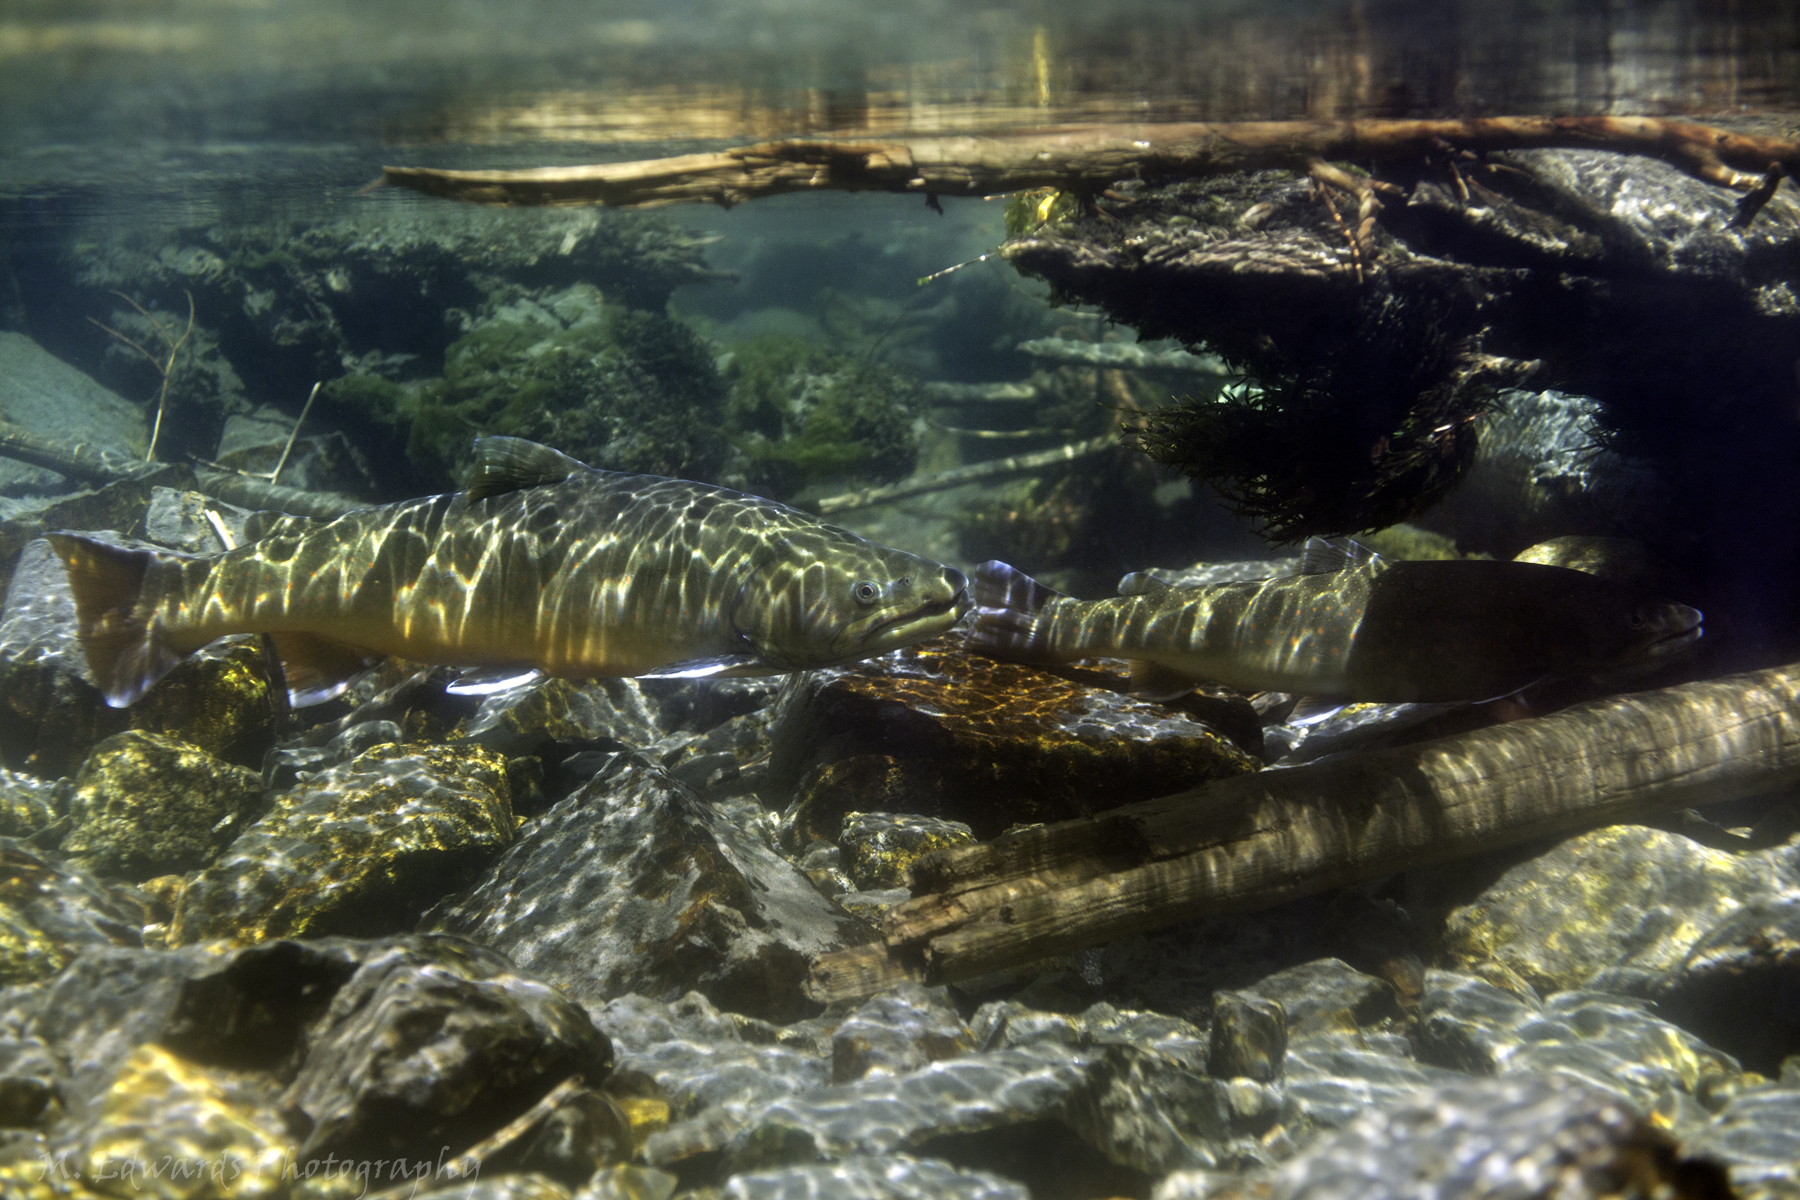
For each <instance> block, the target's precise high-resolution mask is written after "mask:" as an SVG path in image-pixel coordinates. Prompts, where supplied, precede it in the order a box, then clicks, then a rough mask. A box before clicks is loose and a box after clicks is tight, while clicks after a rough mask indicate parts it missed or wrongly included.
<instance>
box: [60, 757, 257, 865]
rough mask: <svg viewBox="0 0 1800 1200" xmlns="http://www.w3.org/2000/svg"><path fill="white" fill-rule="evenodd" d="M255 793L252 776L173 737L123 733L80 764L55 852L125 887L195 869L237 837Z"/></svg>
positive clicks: (212, 857) (253, 777)
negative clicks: (64, 834)
mask: <svg viewBox="0 0 1800 1200" xmlns="http://www.w3.org/2000/svg"><path fill="white" fill-rule="evenodd" d="M261 794H262V776H260V775H259V774H257V773H256V772H255V771H250V770H246V769H245V768H243V767H234V766H231V765H230V764H229V763H225V762H221V761H220V760H218V759H216V758H214V757H213V756H212V755H210V754H208V753H206V751H204V750H202V749H200V748H199V747H198V746H195V745H192V744H191V743H188V742H183V741H181V740H179V739H177V738H171V737H166V736H164V735H162V734H155V733H145V732H143V731H141V730H128V731H126V732H124V733H119V734H114V735H113V736H112V737H110V738H107V739H106V740H105V741H104V742H101V743H100V744H99V745H97V746H95V747H94V750H93V752H92V753H91V754H89V755H88V758H87V761H86V762H84V763H83V764H82V766H81V771H80V773H79V774H78V775H76V777H75V794H74V796H73V798H72V799H71V800H70V802H69V820H70V823H71V825H72V828H71V829H70V830H69V834H68V836H67V837H65V838H64V839H63V841H62V845H61V847H60V850H61V851H62V853H63V854H65V855H68V856H70V857H71V858H72V859H74V860H75V861H76V862H78V863H79V864H80V865H81V866H83V867H85V868H87V869H88V870H90V871H93V872H94V873H95V874H97V875H101V876H103V877H106V878H111V879H123V880H127V881H129V882H132V883H140V882H142V881H143V880H146V879H149V878H151V877H152V876H156V875H171V874H178V873H180V872H182V871H191V870H195V869H197V868H199V867H203V866H206V865H207V864H208V863H210V862H211V861H212V860H213V859H214V858H216V857H217V856H218V854H219V852H220V851H221V850H223V849H224V848H225V847H226V846H227V845H228V844H229V843H230V842H231V840H232V838H234V837H236V836H237V833H238V831H239V821H240V818H242V817H243V816H244V815H245V813H246V812H247V811H248V810H249V809H250V808H251V807H252V806H253V805H254V804H255V803H256V801H257V799H258V798H259V797H260V796H261Z"/></svg>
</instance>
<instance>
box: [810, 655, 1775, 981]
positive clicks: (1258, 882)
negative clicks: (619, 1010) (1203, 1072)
mask: <svg viewBox="0 0 1800 1200" xmlns="http://www.w3.org/2000/svg"><path fill="white" fill-rule="evenodd" d="M1796 781H1800V663H1796V664H1793V665H1790V666H1786V667H1778V668H1772V669H1769V670H1766V671H1758V672H1752V673H1748V674H1743V675H1735V676H1730V677H1727V678H1724V679H1717V680H1710V681H1707V682H1703V683H1692V684H1683V685H1681V686H1679V687H1673V688H1667V689H1663V690H1661V691H1654V692H1642V693H1638V694H1635V695H1628V696H1617V697H1613V698H1610V699H1606V700H1599V701H1594V702H1591V703H1588V704H1583V705H1579V706H1577V707H1575V708H1571V709H1567V710H1565V711H1563V712H1560V713H1556V714H1553V715H1551V716H1548V717H1541V718H1537V719H1534V720H1527V721H1518V722H1514V723H1512V724H1509V725H1502V726H1497V727H1495V728H1491V729H1483V730H1478V731H1476V732H1474V733H1470V734H1464V735H1460V736H1457V737H1451V738H1441V739H1438V740H1436V741H1432V742H1425V743H1421V744H1419V745H1415V746H1405V747H1400V748H1398V749H1393V750H1385V751H1376V752H1372V753H1369V754H1364V755H1359V756H1356V757H1354V758H1347V759H1344V760H1341V761H1337V762H1322V763H1318V764H1315V765H1312V766H1305V767H1296V768H1293V769H1291V770H1286V771H1265V772H1259V773H1257V774H1254V775H1246V776H1241V777H1239V778H1236V779H1230V780H1225V781H1223V782H1220V783H1216V784H1212V785H1209V786H1207V787H1205V788H1200V789H1196V790H1194V791H1192V792H1186V793H1182V794H1180V795H1177V796H1169V797H1164V798H1162V799H1157V800H1151V801H1147V802H1145V803H1142V804H1136V805H1131V806H1128V807H1126V808H1121V809H1115V810H1113V811H1112V812H1109V813H1104V814H1101V815H1099V816H1096V817H1091V818H1084V819H1082V820H1077V821H1065V822H1061V823H1059V824H1056V825H1049V826H1043V827H1040V828H1037V829H1029V830H1023V831H1021V832H1019V833H1015V834H1009V835H1006V836H1004V837H1001V838H998V839H996V840H994V841H993V842H989V843H986V844H983V845H979V846H969V847H959V848H957V849H953V850H946V851H939V852H938V853H936V854H933V855H930V856H928V857H927V858H925V859H923V860H921V862H920V863H919V865H918V866H917V867H916V868H915V884H914V890H915V895H914V898H913V899H912V900H909V901H907V902H906V903H904V904H902V905H900V906H899V907H898V908H896V909H894V910H893V912H891V913H889V914H888V917H887V920H886V922H885V924H884V929H883V932H884V935H885V936H884V940H883V941H882V942H881V943H877V944H875V945H873V946H864V947H857V948H855V949H852V950H847V951H842V952H839V953H836V954H825V955H820V956H819V957H818V958H817V959H815V960H814V963H813V970H812V976H811V979H810V980H809V983H808V989H809V992H810V993H811V994H812V995H813V997H814V998H815V999H819V1000H826V1001H829V1000H834V999H846V998H851V997H854V996H857V995H865V994H868V993H869V991H873V990H879V989H880V988H881V987H885V986H888V985H889V984H891V983H894V982H897V981H898V980H900V979H903V978H917V979H923V980H925V981H927V982H930V983H942V982H948V981H951V980H956V979H962V978H967V977H969V976H973V975H978V974H981V973H983V972H986V971H991V970H997V969H1000V968H1003V967H1008V966H1016V965H1019V964H1022V963H1028V962H1032V961H1035V960H1037V959H1040V958H1043V957H1045V956H1046V955H1050V954H1056V953H1060V952H1064V951H1067V950H1072V949H1077V948H1080V947H1083V946H1092V945H1097V944H1099V943H1102V942H1106V941H1110V940H1113V939H1115V938H1118V937H1122V936H1125V935H1127V934H1131V933H1140V932H1143V931H1146V930H1150V929H1155V928H1159V927H1161V926H1164V925H1170V924H1174V923H1176V922H1178V921H1182V920H1187V919H1191V918H1193V917H1198V916H1202V915H1214V914H1219V913H1228V912H1245V911H1251V910H1254V909H1258V908H1265V907H1268V906H1270V905H1274V904H1277V903H1281V902H1282V901H1286V900H1291V899H1294V898H1296V897H1299V896H1304V895H1307V894H1310V893H1313V892H1318V891H1323V890H1325V889H1327V888H1332V887H1339V886H1342V885H1345V884H1349V883H1354V882H1356V881H1358V880H1362V879H1371V878H1378V877H1380V876H1383V875H1387V874H1392V873H1394V872H1397V871H1406V870H1413V869H1415V868H1418V867H1423V866H1429V865H1432V864H1434V863H1439V862H1445V861H1449V860H1452V859H1455V858H1459V857H1463V856H1466V855H1470V854H1475V853H1479V852H1483V851H1487V850H1493V849H1498V848H1501V847H1504V846H1508V845H1512V844H1515V843H1518V842H1522V841H1528V840H1531V839H1534V838H1539V837H1545V836H1549V835H1555V834H1564V833H1572V832H1575V831H1577V830H1580V829H1584V828H1592V827H1595V826H1600V825H1607V824H1614V823H1617V822H1620V821H1627V820H1632V819H1636V818H1640V817H1643V816H1646V815H1648V814H1650V813H1653V812H1656V811H1659V810H1663V809H1668V808H1676V807H1683V806H1689V805H1695V804H1708V803H1716V802H1719V801H1724V800H1732V799H1738V798H1742V797H1745V796H1750V795H1756V794H1759V793H1762V792H1765V791H1770V790H1774V789H1777V788H1781V787H1784V786H1788V785H1791V784H1792V783H1794V782H1796Z"/></svg>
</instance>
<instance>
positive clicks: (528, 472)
mask: <svg viewBox="0 0 1800 1200" xmlns="http://www.w3.org/2000/svg"><path fill="white" fill-rule="evenodd" d="M588 469H589V468H588V465H587V464H586V463H584V462H581V461H579V460H577V459H573V458H570V457H569V456H568V455H566V454H564V453H563V452H562V451H561V450H552V449H551V448H550V447H548V446H540V445H539V444H538V443H536V442H528V441H526V440H525V439H524V438H516V437H478V438H476V439H475V465H474V467H473V468H471V469H470V471H469V499H470V500H471V501H475V500H486V499H487V498H488V497H489V496H502V495H505V494H506V493H507V492H516V491H518V490H519V489H520V488H529V487H538V486H539V485H541V484H546V483H561V482H562V481H563V480H565V479H567V478H568V477H569V476H571V475H579V474H580V473H581V472H583V471H586V470H588Z"/></svg>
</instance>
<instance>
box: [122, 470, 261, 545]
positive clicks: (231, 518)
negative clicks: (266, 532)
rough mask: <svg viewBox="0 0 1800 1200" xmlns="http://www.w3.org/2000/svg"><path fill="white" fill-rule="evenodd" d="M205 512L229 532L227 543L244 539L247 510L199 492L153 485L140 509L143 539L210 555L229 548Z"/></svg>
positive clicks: (239, 542)
mask: <svg viewBox="0 0 1800 1200" xmlns="http://www.w3.org/2000/svg"><path fill="white" fill-rule="evenodd" d="M209 515H210V516H212V517H216V518H218V520H219V523H220V524H221V525H223V526H225V529H226V530H227V532H229V533H230V534H231V537H232V542H231V545H241V544H242V543H243V542H244V540H245V538H244V518H246V517H248V516H249V515H250V513H249V510H247V509H242V508H239V507H238V506H237V505H235V504H227V503H225V501H223V500H218V499H215V498H213V497H211V496H206V495H202V494H201V493H199V492H185V491H177V490H176V489H175V488H168V487H153V488H151V489H150V505H149V507H148V508H147V509H145V511H144V540H145V541H149V542H155V543H156V544H157V545H159V546H167V547H168V548H169V549H171V550H180V551H181V552H182V553H184V554H206V555H212V554H217V553H219V552H220V551H221V550H226V549H229V548H230V546H228V545H226V544H225V543H223V542H221V541H220V540H219V534H218V531H217V530H216V529H215V528H214V527H213V525H212V522H211V521H210V520H209V519H208V517H209Z"/></svg>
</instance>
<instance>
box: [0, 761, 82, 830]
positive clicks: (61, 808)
mask: <svg viewBox="0 0 1800 1200" xmlns="http://www.w3.org/2000/svg"><path fill="white" fill-rule="evenodd" d="M71 789H72V785H71V784H70V783H69V781H68V780H66V779H61V780H57V781H56V782H54V783H52V782H51V781H50V780H47V779H39V778H38V777H37V776H35V775H27V774H25V773H24V772H23V771H9V770H7V769H6V768H5V767H0V838H28V837H30V836H31V835H32V834H34V833H37V832H38V831H39V830H42V829H47V828H49V827H50V826H51V825H53V824H55V823H56V822H57V821H58V820H59V819H61V818H62V817H63V816H65V815H67V813H68V811H69V793H70V791H71Z"/></svg>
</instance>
